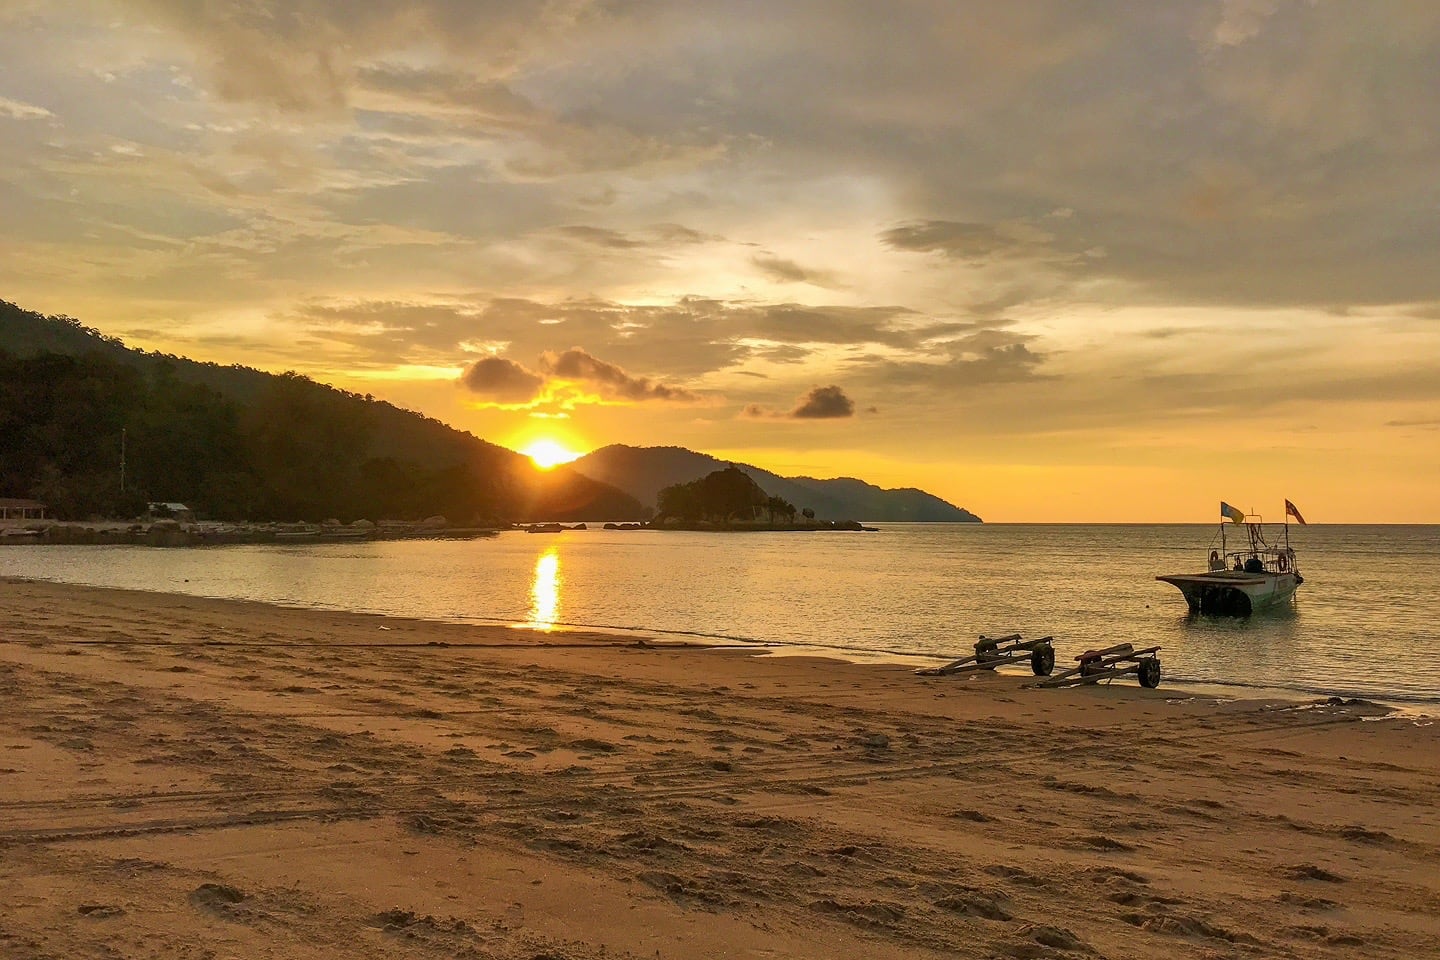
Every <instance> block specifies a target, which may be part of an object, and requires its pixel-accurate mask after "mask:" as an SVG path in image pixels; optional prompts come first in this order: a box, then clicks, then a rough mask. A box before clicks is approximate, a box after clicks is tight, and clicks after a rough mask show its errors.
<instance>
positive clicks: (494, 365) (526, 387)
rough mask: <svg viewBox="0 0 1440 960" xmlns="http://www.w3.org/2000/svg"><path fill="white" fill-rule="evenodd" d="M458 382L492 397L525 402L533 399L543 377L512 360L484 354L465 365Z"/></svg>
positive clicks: (475, 391)
mask: <svg viewBox="0 0 1440 960" xmlns="http://www.w3.org/2000/svg"><path fill="white" fill-rule="evenodd" d="M460 385H461V386H463V387H464V388H465V389H467V390H469V391H470V392H472V393H478V394H480V395H481V396H484V397H487V398H489V399H492V400H498V401H501V402H507V403H525V402H528V401H530V400H534V399H535V397H536V396H537V395H538V394H539V393H540V389H541V388H542V387H543V386H544V385H545V379H544V377H541V376H540V375H538V374H536V373H532V372H531V371H529V370H527V369H525V367H523V366H521V365H520V364H518V363H516V362H515V361H514V360H507V359H506V358H504V357H484V358H482V359H480V360H476V361H475V362H474V363H472V364H470V366H468V367H466V368H465V372H464V373H462V374H461V375H460Z"/></svg>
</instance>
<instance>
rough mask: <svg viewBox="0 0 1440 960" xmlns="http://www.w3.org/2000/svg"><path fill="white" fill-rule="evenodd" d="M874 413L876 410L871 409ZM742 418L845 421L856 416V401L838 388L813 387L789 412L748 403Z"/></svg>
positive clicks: (743, 410)
mask: <svg viewBox="0 0 1440 960" xmlns="http://www.w3.org/2000/svg"><path fill="white" fill-rule="evenodd" d="M870 410H871V412H874V408H873V407H872V408H870ZM740 416H742V417H746V418H749V419H754V420H843V419H846V418H847V417H853V416H855V401H853V400H851V399H850V398H849V397H848V396H846V394H845V391H844V390H843V389H841V388H840V387H838V386H835V385H833V384H832V385H831V386H828V387H813V388H811V390H810V391H809V392H808V393H806V394H805V395H804V396H802V397H801V398H800V399H799V400H798V401H797V402H796V404H795V406H794V407H793V408H791V409H790V410H789V411H787V412H783V413H782V412H780V411H777V410H773V409H771V408H769V407H766V406H764V405H763V404H759V403H748V404H746V405H745V406H744V407H742V408H741V410H740Z"/></svg>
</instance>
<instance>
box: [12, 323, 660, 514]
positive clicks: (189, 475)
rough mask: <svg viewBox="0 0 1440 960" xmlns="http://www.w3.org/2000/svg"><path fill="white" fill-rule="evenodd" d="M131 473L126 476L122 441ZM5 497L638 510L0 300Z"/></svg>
mask: <svg viewBox="0 0 1440 960" xmlns="http://www.w3.org/2000/svg"><path fill="white" fill-rule="evenodd" d="M122 444H123V447H124V466H125V476H124V484H123V490H122V483H121V448H122ZM0 496H6V497H27V498H33V499H37V500H41V501H43V502H45V503H46V504H48V505H49V506H50V507H51V509H52V511H53V512H54V513H55V514H56V515H58V516H60V517H62V518H75V519H79V518H88V517H92V516H103V517H128V516H134V515H135V514H136V513H138V512H139V511H140V510H141V509H143V505H144V503H145V502H146V501H147V500H166V501H179V502H183V503H187V504H189V505H190V506H191V507H193V508H194V509H195V510H196V511H197V513H198V514H199V515H201V516H203V517H211V518H215V519H233V520H307V521H319V520H324V519H327V518H331V517H334V518H337V519H340V520H345V521H350V520H355V519H360V518H365V519H370V520H382V519H396V520H416V519H423V518H425V517H428V516H433V515H437V514H438V515H443V516H445V517H446V518H447V519H449V520H450V521H451V523H453V524H460V525H469V524H476V523H494V522H503V521H531V520H581V519H587V520H594V519H614V520H634V519H640V518H641V516H642V513H643V511H642V508H641V506H640V504H639V503H638V502H637V501H636V500H635V499H634V498H633V497H631V496H629V495H628V494H625V493H622V492H621V491H619V490H616V489H615V488H613V487H611V486H608V485H606V484H604V483H600V482H598V481H595V480H592V479H590V478H588V477H585V476H582V475H581V474H579V473H576V472H575V471H573V470H571V469H569V468H564V467H562V468H558V469H556V470H553V471H548V472H546V471H541V470H538V469H537V468H536V467H535V466H534V465H533V464H532V463H531V461H530V460H529V458H528V457H523V456H521V455H520V454H517V453H514V452H513V451H510V450H507V449H505V448H503V447H499V446H496V445H495V444H492V443H487V442H486V441H484V440H480V439H478V438H477V437H475V436H473V435H471V434H468V433H462V432H460V431H458V430H454V429H452V428H450V427H448V426H446V425H445V424H443V423H440V422H439V421H437V420H434V419H430V418H427V417H423V416H421V415H420V414H417V413H414V412H412V411H409V410H404V409H401V408H399V407H396V406H393V405H392V404H389V403H387V402H385V401H383V400H376V399H374V398H372V397H369V396H361V395H359V394H354V393H350V392H347V391H343V390H337V389H335V388H333V387H329V386H326V385H324V384H320V383H316V382H314V381H312V380H310V379H308V378H306V377H302V376H299V375H298V374H294V373H285V374H279V375H276V374H269V373H265V372H262V371H259V370H253V369H250V368H248V367H240V366H220V365H217V364H213V363H200V362H196V361H193V360H188V359H185V358H183V357H173V356H168V355H162V354H157V353H145V352H143V351H138V350H131V349H129V348H127V347H126V346H125V345H124V344H123V343H121V342H120V341H118V340H116V339H114V338H111V337H105V336H102V335H101V334H100V333H98V332H97V331H95V330H91V329H89V328H87V327H85V326H83V325H82V324H80V323H79V322H78V321H76V320H73V319H71V318H68V317H46V316H42V315H40V314H38V313H34V312H32V311H29V310H24V309H22V308H20V307H18V306H16V305H15V304H12V303H8V302H5V301H0Z"/></svg>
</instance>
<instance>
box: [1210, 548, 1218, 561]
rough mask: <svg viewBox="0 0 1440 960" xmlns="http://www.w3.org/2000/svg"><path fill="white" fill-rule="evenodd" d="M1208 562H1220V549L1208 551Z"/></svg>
mask: <svg viewBox="0 0 1440 960" xmlns="http://www.w3.org/2000/svg"><path fill="white" fill-rule="evenodd" d="M1210 562H1211V563H1219V562H1220V551H1219V550H1211V551H1210Z"/></svg>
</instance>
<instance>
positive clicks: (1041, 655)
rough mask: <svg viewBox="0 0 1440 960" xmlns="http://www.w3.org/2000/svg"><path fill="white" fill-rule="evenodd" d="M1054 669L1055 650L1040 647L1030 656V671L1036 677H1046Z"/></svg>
mask: <svg viewBox="0 0 1440 960" xmlns="http://www.w3.org/2000/svg"><path fill="white" fill-rule="evenodd" d="M1054 669H1055V648H1054V647H1041V648H1040V649H1038V650H1035V651H1033V652H1031V654H1030V670H1031V671H1032V672H1033V673H1034V674H1035V676H1037V677H1048V676H1050V674H1051V672H1052V671H1053V670H1054Z"/></svg>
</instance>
